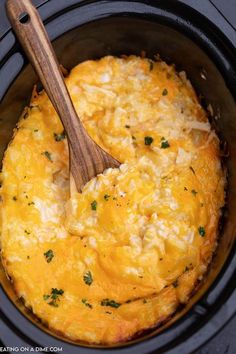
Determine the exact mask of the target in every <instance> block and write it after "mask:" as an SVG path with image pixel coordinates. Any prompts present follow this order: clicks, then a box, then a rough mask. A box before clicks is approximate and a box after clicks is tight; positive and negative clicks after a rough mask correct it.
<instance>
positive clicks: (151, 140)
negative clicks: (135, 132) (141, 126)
mask: <svg viewBox="0 0 236 354" xmlns="http://www.w3.org/2000/svg"><path fill="white" fill-rule="evenodd" d="M144 143H145V145H151V144H152V143H153V138H152V137H151V136H145V138H144Z"/></svg>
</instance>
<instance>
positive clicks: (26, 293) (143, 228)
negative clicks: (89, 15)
mask: <svg viewBox="0 0 236 354" xmlns="http://www.w3.org/2000/svg"><path fill="white" fill-rule="evenodd" d="M66 84H67V87H68V89H69V92H70V94H71V97H72V100H73V103H74V105H75V108H76V111H77V113H78V115H79V117H80V118H81V120H82V122H83V124H84V126H85V128H86V129H87V131H88V133H89V134H90V136H91V137H92V138H93V139H94V140H95V141H96V142H97V143H98V144H99V145H100V146H101V147H102V148H104V149H105V150H106V151H107V152H109V153H110V154H111V155H112V156H114V157H115V158H117V159H118V160H119V161H120V162H121V163H122V164H121V166H120V168H119V169H108V170H106V171H105V172H104V173H103V174H101V175H99V176H97V177H96V178H94V179H92V180H91V181H90V182H88V183H87V184H86V185H85V186H84V188H83V191H82V193H81V194H80V193H77V192H76V191H74V192H73V193H72V194H70V190H69V166H68V146H67V139H66V135H65V133H64V131H63V126H62V124H61V122H60V120H59V118H58V116H57V114H56V113H55V111H54V109H53V107H52V104H51V103H50V101H49V99H48V97H47V95H46V94H45V92H44V91H42V92H40V93H39V94H37V93H36V91H34V93H33V96H32V99H31V103H30V106H29V107H27V108H25V110H24V112H23V114H22V117H21V119H20V121H19V123H18V125H17V128H16V129H15V132H14V138H13V140H12V141H11V143H10V144H9V146H8V149H7V150H6V153H5V157H4V161H3V169H2V175H1V180H2V187H1V247H2V261H3V264H4V267H5V269H6V272H7V274H8V275H9V277H10V279H11V281H12V282H13V285H14V289H15V291H16V293H17V295H18V296H19V297H22V298H23V299H24V302H25V305H26V306H27V307H29V308H31V309H32V311H33V313H34V314H35V315H37V317H38V318H40V319H41V320H42V321H43V323H45V324H46V325H47V326H48V327H49V328H50V329H52V330H54V331H56V332H57V333H60V334H61V335H63V336H65V337H68V338H70V339H72V340H79V341H85V342H89V343H95V344H112V343H118V342H123V341H127V340H129V339H130V338H132V337H134V336H135V335H137V334H138V333H140V332H141V331H143V330H145V329H148V328H152V327H155V326H157V325H158V324H160V323H162V322H163V321H165V320H166V319H168V318H169V317H170V316H171V315H172V314H174V313H175V311H176V310H177V308H178V306H179V305H180V304H184V303H186V302H187V301H188V300H189V298H190V296H191V294H192V293H193V291H194V289H195V288H196V285H197V284H198V282H199V280H201V279H202V277H203V275H204V273H205V272H206V270H207V266H208V264H209V263H210V261H211V258H212V254H213V251H214V249H215V247H216V242H217V229H218V223H219V217H220V209H221V207H222V206H223V205H224V185H225V176H224V172H223V169H222V166H221V161H220V154H219V141H218V138H217V136H216V134H215V132H214V131H213V130H212V129H211V126H210V124H209V121H208V119H207V115H206V112H205V111H204V109H203V108H202V107H201V105H200V104H199V102H198V99H197V96H196V93H195V92H194V90H193V88H192V86H191V84H190V82H189V81H188V80H187V79H186V76H185V74H184V73H183V72H182V73H177V72H176V71H175V69H174V67H173V66H169V65H167V64H166V63H165V62H163V61H155V62H154V61H152V60H149V59H145V58H140V57H136V56H130V57H123V58H116V57H112V56H107V57H104V58H102V59H100V60H97V61H86V62H84V63H81V64H79V65H78V66H76V67H75V68H74V69H73V70H72V71H71V73H70V75H69V76H68V77H67V78H66Z"/></svg>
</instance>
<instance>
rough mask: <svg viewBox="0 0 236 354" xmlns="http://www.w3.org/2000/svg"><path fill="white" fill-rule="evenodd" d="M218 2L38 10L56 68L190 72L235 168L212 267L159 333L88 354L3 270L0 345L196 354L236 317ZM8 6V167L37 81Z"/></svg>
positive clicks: (0, 40)
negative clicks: (137, 66)
mask: <svg viewBox="0 0 236 354" xmlns="http://www.w3.org/2000/svg"><path fill="white" fill-rule="evenodd" d="M212 1H213V0H212ZM212 1H208V0H201V1H195V0H185V1H182V0H181V1H180V0H179V1H177V0H131V1H128V0H35V1H34V3H35V5H37V7H38V10H39V12H40V15H41V16H42V18H43V20H44V23H45V25H46V29H47V31H48V33H49V36H50V38H51V40H53V45H54V48H55V50H56V53H57V56H58V58H59V61H60V62H61V63H62V64H63V65H64V67H66V68H68V69H70V68H72V67H73V66H75V65H76V64H77V63H78V62H81V61H83V60H86V59H91V58H92V59H94V58H99V57H102V56H104V55H108V54H112V55H121V54H137V55H139V54H140V53H141V51H145V52H146V54H147V56H148V57H150V58H152V57H153V56H154V55H155V54H157V53H159V54H160V55H161V57H162V58H163V59H164V60H165V61H167V62H168V63H175V64H176V67H177V70H185V71H186V73H187V75H188V77H189V78H190V80H191V82H192V83H193V85H194V87H195V89H196V90H197V92H198V94H199V97H200V98H201V100H202V102H203V104H205V106H206V107H208V109H209V110H210V112H211V116H212V117H211V120H212V124H213V125H214V127H215V129H216V130H217V132H218V134H219V136H220V137H221V140H222V152H223V153H224V152H225V153H227V154H229V157H228V158H227V159H226V158H225V163H226V164H227V168H228V190H227V206H226V208H225V211H224V217H223V219H222V223H221V230H220V236H219V245H218V248H217V250H216V253H215V255H214V259H213V262H212V266H211V268H210V270H209V272H208V274H207V276H206V278H205V280H204V281H203V284H202V286H201V288H200V289H199V291H198V292H197V293H196V294H195V295H194V296H193V297H192V299H191V301H190V302H189V304H188V305H187V306H186V307H184V308H182V309H180V310H179V311H178V313H177V314H176V315H175V316H174V317H173V318H172V319H171V320H170V321H169V322H168V323H167V324H166V325H165V326H164V327H161V329H155V330H152V331H149V332H147V333H143V334H142V335H141V336H140V337H139V338H137V339H135V340H133V341H131V342H128V343H126V344H122V345H119V346H111V347H109V348H108V347H106V348H104V347H101V346H100V347H94V346H86V345H84V344H82V343H73V342H69V341H68V340H65V339H62V338H60V337H58V336H56V335H55V334H53V333H52V332H50V331H49V330H48V329H46V328H44V327H43V326H42V324H41V323H40V322H39V321H38V320H37V318H35V317H34V316H33V315H32V314H31V313H30V312H29V311H28V310H26V309H25V308H24V306H23V304H22V303H21V301H20V300H19V299H17V298H16V296H15V294H14V292H13V290H12V288H11V284H10V282H9V281H8V280H7V279H6V276H5V274H4V272H3V269H2V268H1V267H0V282H1V286H0V340H1V341H2V342H3V344H4V345H5V346H9V347H15V346H16V347H25V348H34V347H38V348H40V347H41V348H45V347H51V348H52V350H53V348H54V347H58V348H62V349H63V352H64V353H66V354H73V353H81V354H99V353H104V352H106V353H107V354H112V353H115V352H116V353H119V354H129V353H134V352H135V353H137V354H139V353H140V354H146V353H168V354H179V353H181V354H189V353H191V352H193V351H195V350H196V349H197V348H199V347H200V346H201V345H202V344H203V343H205V342H206V341H207V340H208V339H209V338H211V337H212V336H213V335H214V334H215V333H216V332H217V331H218V330H219V329H220V328H221V327H222V326H223V325H224V324H225V323H226V322H227V321H229V319H230V318H231V317H232V316H233V315H234V313H235V311H236V291H235V282H236V254H235V246H236V245H235V234H236V217H235V215H236V101H235V99H236V49H235V47H236V31H235V29H234V28H233V26H231V24H230V23H228V22H227V19H226V18H224V16H222V14H221V13H220V12H219V11H218V10H217V8H216V7H215V5H214V3H213V2H212ZM215 3H217V1H216V0H215ZM3 5H4V1H3V0H0V6H1V7H0V99H2V101H1V104H0V159H1V160H2V157H3V153H4V150H5V149H6V146H7V144H8V142H9V141H10V139H11V136H12V131H13V128H14V126H15V124H16V122H17V120H18V117H19V116H20V113H21V111H22V109H23V107H24V106H25V105H26V104H27V99H28V98H29V97H30V93H31V90H32V87H33V84H34V83H35V82H36V81H37V78H36V76H35V74H34V73H33V70H32V68H31V66H30V65H28V62H27V59H26V57H25V55H24V53H23V51H22V49H21V47H20V45H19V44H18V42H17V40H16V38H15V36H14V34H13V32H12V30H11V28H10V25H9V23H8V22H7V20H6V18H5V17H4V11H3ZM232 10H233V8H232ZM235 11H236V5H235ZM226 147H227V149H226ZM45 276H46V275H45ZM34 350H35V352H36V349H34ZM39 350H40V349H37V351H39ZM45 350H46V349H45ZM48 350H51V349H48ZM55 351H56V349H55ZM31 352H34V351H33V349H32V351H31Z"/></svg>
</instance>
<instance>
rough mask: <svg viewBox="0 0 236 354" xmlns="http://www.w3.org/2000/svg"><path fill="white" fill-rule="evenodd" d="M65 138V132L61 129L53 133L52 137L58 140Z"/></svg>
mask: <svg viewBox="0 0 236 354" xmlns="http://www.w3.org/2000/svg"><path fill="white" fill-rule="evenodd" d="M65 138H66V132H65V131H63V132H62V133H61V134H57V133H54V139H55V140H56V141H57V142H58V141H62V140H64V139H65Z"/></svg>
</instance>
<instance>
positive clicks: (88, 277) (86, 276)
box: [83, 270, 93, 286]
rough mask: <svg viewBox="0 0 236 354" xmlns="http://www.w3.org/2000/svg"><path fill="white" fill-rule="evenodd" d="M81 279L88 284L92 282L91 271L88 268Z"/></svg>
mask: <svg viewBox="0 0 236 354" xmlns="http://www.w3.org/2000/svg"><path fill="white" fill-rule="evenodd" d="M83 279H84V282H85V284H87V285H89V286H90V285H91V284H92V282H93V276H92V273H91V272H90V270H89V271H87V272H86V273H85V274H84V276H83Z"/></svg>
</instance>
